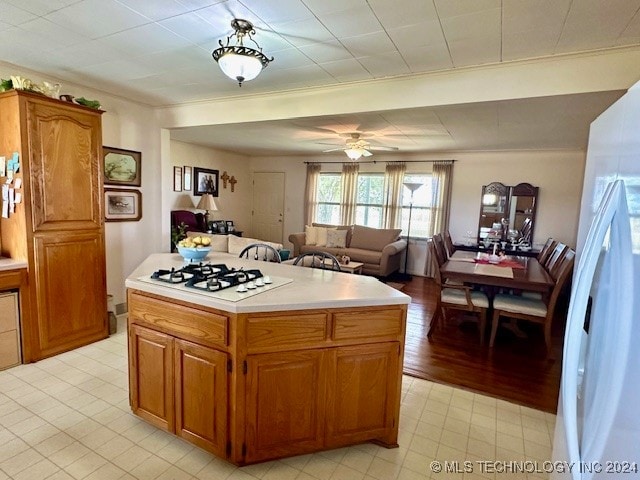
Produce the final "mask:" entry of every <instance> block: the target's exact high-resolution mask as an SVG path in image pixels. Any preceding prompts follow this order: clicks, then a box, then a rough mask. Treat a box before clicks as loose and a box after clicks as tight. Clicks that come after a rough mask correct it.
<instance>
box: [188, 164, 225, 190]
mask: <svg viewBox="0 0 640 480" xmlns="http://www.w3.org/2000/svg"><path fill="white" fill-rule="evenodd" d="M219 178H220V172H219V171H218V170H210V169H208V168H200V167H193V194H194V195H196V196H200V195H202V194H204V193H210V194H211V195H212V196H214V197H217V196H218V179H219Z"/></svg>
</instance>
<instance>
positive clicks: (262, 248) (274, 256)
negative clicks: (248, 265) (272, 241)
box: [239, 243, 281, 263]
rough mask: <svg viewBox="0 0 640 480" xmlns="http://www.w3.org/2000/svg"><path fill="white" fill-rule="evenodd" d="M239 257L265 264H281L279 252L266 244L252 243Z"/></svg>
mask: <svg viewBox="0 0 640 480" xmlns="http://www.w3.org/2000/svg"><path fill="white" fill-rule="evenodd" d="M239 257H240V258H249V259H253V260H260V261H263V262H275V263H280V262H281V259H280V253H279V252H278V250H276V249H275V248H273V247H272V246H271V245H267V244H266V243H252V244H251V245H247V246H246V247H244V248H243V249H242V251H241V252H240V255H239Z"/></svg>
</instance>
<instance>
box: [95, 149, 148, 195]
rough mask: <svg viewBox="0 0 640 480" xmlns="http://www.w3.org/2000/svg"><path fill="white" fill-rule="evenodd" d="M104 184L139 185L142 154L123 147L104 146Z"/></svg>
mask: <svg viewBox="0 0 640 480" xmlns="http://www.w3.org/2000/svg"><path fill="white" fill-rule="evenodd" d="M102 157H103V163H104V184H105V185H122V186H127V187H139V186H140V184H141V179H142V176H141V172H140V162H141V160H142V154H141V153H140V152H135V151H133V150H124V149H122V148H113V147H102Z"/></svg>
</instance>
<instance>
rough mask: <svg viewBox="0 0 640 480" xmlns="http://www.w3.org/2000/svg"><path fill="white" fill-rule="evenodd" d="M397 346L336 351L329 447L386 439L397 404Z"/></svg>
mask: <svg viewBox="0 0 640 480" xmlns="http://www.w3.org/2000/svg"><path fill="white" fill-rule="evenodd" d="M398 349H399V345H398V343H397V342H388V343H381V344H374V345H361V346H354V347H342V348H338V349H335V350H334V351H333V352H332V353H333V355H334V357H335V358H334V362H333V365H332V367H333V368H334V369H335V371H334V372H333V373H334V375H330V376H329V378H331V379H332V382H333V383H331V384H330V385H329V395H328V400H329V406H328V413H327V416H328V421H327V446H338V445H343V444H347V443H352V442H355V441H360V440H370V439H373V438H377V437H381V436H384V435H385V434H387V433H389V431H390V430H391V429H392V428H393V426H394V422H395V405H396V401H397V385H398V384H397V375H398V351H399V350H398Z"/></svg>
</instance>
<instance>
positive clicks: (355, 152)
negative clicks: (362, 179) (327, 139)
mask: <svg viewBox="0 0 640 480" xmlns="http://www.w3.org/2000/svg"><path fill="white" fill-rule="evenodd" d="M344 153H346V154H347V157H349V158H350V159H351V160H358V159H359V158H360V157H361V156H362V149H359V148H347V149H345V151H344Z"/></svg>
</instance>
